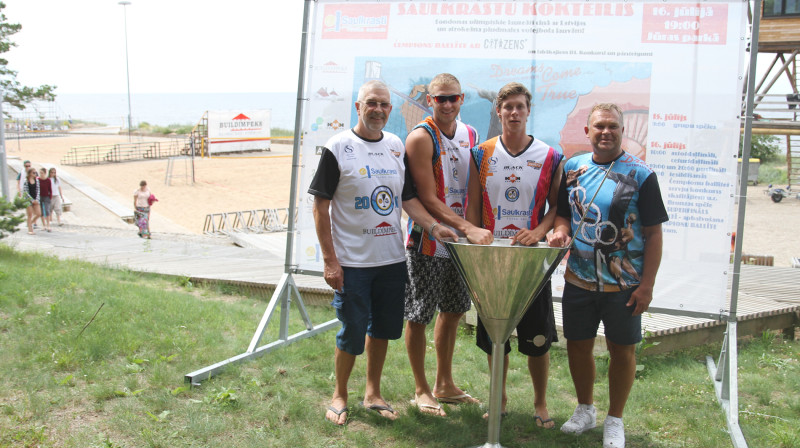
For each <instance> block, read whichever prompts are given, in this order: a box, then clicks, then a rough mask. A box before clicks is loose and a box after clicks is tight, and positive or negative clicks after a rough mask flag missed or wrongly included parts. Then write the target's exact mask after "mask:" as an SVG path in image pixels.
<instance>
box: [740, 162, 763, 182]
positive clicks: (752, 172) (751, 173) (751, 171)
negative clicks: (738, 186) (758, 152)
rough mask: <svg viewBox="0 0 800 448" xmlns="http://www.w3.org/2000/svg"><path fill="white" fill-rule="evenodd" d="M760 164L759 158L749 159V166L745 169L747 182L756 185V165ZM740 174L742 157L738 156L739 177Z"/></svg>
mask: <svg viewBox="0 0 800 448" xmlns="http://www.w3.org/2000/svg"><path fill="white" fill-rule="evenodd" d="M759 166H761V159H750V167H749V168H748V170H747V183H751V182H752V183H753V185H758V167H759ZM741 175H742V158H741V157H740V158H739V177H741Z"/></svg>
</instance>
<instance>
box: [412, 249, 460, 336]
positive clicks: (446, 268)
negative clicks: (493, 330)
mask: <svg viewBox="0 0 800 448" xmlns="http://www.w3.org/2000/svg"><path fill="white" fill-rule="evenodd" d="M406 258H407V260H408V261H407V264H408V277H409V281H408V286H407V287H406V305H405V316H404V317H405V319H406V320H408V321H411V322H415V323H418V324H424V325H428V324H429V323H431V320H432V319H433V314H434V313H435V312H436V311H439V312H442V313H455V314H463V313H466V312H467V311H469V307H470V304H471V302H470V299H469V293H468V292H467V286H466V285H465V284H464V280H462V279H461V276H460V275H458V270H457V269H456V266H455V264H453V261H452V260H450V259H449V258H442V257H432V256H429V255H423V254H420V253H419V252H417V251H414V250H406Z"/></svg>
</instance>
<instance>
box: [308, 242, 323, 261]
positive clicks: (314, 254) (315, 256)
mask: <svg viewBox="0 0 800 448" xmlns="http://www.w3.org/2000/svg"><path fill="white" fill-rule="evenodd" d="M319 255H320V250H319V244H317V245H314V246H306V261H320V256H319Z"/></svg>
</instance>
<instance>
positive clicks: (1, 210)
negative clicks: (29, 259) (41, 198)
mask: <svg viewBox="0 0 800 448" xmlns="http://www.w3.org/2000/svg"><path fill="white" fill-rule="evenodd" d="M28 205H30V204H29V203H28V201H26V200H25V199H22V198H20V197H19V196H14V202H9V201H6V199H5V198H3V197H0V239H2V238H3V237H5V236H6V235H7V234H9V233H14V232H16V231H17V226H18V225H20V224H22V223H23V222H25V216H24V215H23V214H21V213H16V212H17V210H22V209H24V208H25V207H27V206H28Z"/></svg>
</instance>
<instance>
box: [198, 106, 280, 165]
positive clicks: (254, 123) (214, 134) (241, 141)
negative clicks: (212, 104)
mask: <svg viewBox="0 0 800 448" xmlns="http://www.w3.org/2000/svg"><path fill="white" fill-rule="evenodd" d="M271 118H272V111H271V110H269V109H260V110H218V111H209V112H208V152H209V154H212V155H213V154H216V153H224V152H239V151H255V150H269V149H270V121H271Z"/></svg>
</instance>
